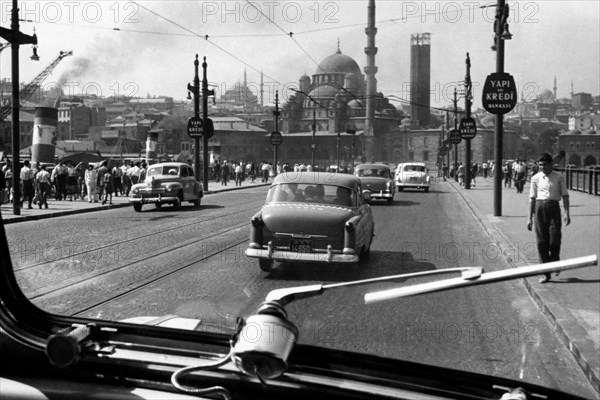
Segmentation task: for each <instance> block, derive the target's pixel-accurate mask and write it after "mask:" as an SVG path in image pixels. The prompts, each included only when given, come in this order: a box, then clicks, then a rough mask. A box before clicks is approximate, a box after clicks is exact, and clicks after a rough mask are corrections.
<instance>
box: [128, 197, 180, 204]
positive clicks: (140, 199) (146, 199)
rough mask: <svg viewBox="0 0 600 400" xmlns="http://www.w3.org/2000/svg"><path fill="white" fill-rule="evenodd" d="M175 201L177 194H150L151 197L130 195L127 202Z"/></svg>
mask: <svg viewBox="0 0 600 400" xmlns="http://www.w3.org/2000/svg"><path fill="white" fill-rule="evenodd" d="M175 201H177V196H160V195H159V196H152V197H130V198H129V203H131V204H134V203H140V204H149V203H174V202H175Z"/></svg>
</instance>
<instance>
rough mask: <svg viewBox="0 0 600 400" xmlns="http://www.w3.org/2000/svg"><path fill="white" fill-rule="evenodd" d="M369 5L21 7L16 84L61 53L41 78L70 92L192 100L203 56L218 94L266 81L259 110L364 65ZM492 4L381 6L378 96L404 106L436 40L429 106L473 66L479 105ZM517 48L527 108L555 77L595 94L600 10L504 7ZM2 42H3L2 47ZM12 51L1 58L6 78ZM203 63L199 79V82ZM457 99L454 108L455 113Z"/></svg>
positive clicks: (513, 54)
mask: <svg viewBox="0 0 600 400" xmlns="http://www.w3.org/2000/svg"><path fill="white" fill-rule="evenodd" d="M367 4H368V1H367V0H351V1H315V0H302V1H277V0H273V1H271V0H265V1H253V2H249V1H172V0H170V1H163V0H153V1H135V2H134V1H113V0H101V1H72V0H67V1H37V2H34V1H19V2H18V7H19V9H20V18H21V19H22V21H21V22H20V30H21V31H22V32H23V33H26V34H29V35H31V34H33V33H34V31H35V33H36V35H37V36H38V49H37V50H38V51H37V52H38V55H39V56H40V60H39V61H37V62H35V61H31V60H30V56H31V54H32V49H31V45H22V46H20V50H19V55H20V57H19V63H20V80H21V82H30V81H31V80H33V79H34V78H35V77H36V76H37V75H38V74H39V73H40V72H42V70H43V69H44V68H46V67H47V66H48V65H49V64H50V63H51V62H52V61H53V60H54V59H55V58H56V57H57V56H58V54H59V52H60V51H66V50H72V51H73V56H71V57H67V58H65V59H64V60H62V62H61V63H60V64H59V65H58V66H57V67H56V68H55V69H54V71H53V73H52V74H51V75H50V76H48V78H47V79H46V80H45V81H44V88H45V89H51V88H52V87H57V86H59V87H61V89H62V90H63V91H64V92H65V93H75V94H80V93H83V94H84V95H86V96H91V95H94V94H96V95H102V96H110V95H120V96H122V95H125V96H136V97H147V96H159V95H164V96H171V97H173V98H174V99H175V100H184V99H185V98H186V97H187V85H188V83H193V78H194V59H195V55H196V54H198V55H199V57H200V61H201V62H202V59H203V57H206V59H207V64H208V68H207V79H208V81H209V83H210V85H211V87H213V88H215V89H216V91H217V93H218V94H220V93H222V92H223V91H224V90H226V89H228V88H232V87H233V86H234V84H235V83H236V82H238V81H243V79H244V71H246V76H247V82H248V84H249V86H250V87H251V88H255V89H256V88H258V85H259V83H260V73H261V71H262V72H263V74H264V78H263V79H264V84H265V103H269V102H272V100H273V97H274V93H275V90H277V91H278V92H279V95H280V99H281V101H282V102H285V100H286V98H287V96H289V95H291V94H293V93H292V92H291V91H290V90H289V88H290V87H297V85H298V79H299V78H300V76H301V75H303V74H307V75H309V76H312V74H313V73H314V72H315V70H316V68H317V65H318V64H319V63H320V62H321V61H322V60H323V59H324V58H325V57H327V56H329V55H331V54H333V53H335V52H336V50H337V47H338V43H339V48H340V50H341V52H342V53H343V54H345V55H348V56H350V57H352V58H353V59H354V60H355V61H356V62H357V63H358V64H359V66H360V67H361V69H362V68H364V66H365V65H366V55H365V53H364V48H365V47H366V45H367V37H366V34H365V27H366V22H367ZM495 4H496V3H495V2H493V1H492V2H483V1H468V0H466V1H392V0H377V1H376V26H377V29H378V31H377V35H376V39H375V41H376V46H377V47H378V53H377V56H376V65H377V67H378V73H377V76H376V78H377V90H378V91H379V92H382V93H383V94H384V95H386V96H390V99H391V100H393V104H395V105H396V106H399V105H401V104H402V103H403V101H407V100H410V96H409V93H408V88H409V84H410V35H411V34H414V33H425V32H428V33H430V34H431V102H432V105H434V106H440V107H445V106H448V105H449V104H451V102H452V96H453V91H454V88H459V90H460V87H461V86H460V84H461V82H462V81H463V80H464V77H465V73H466V65H465V58H466V54H467V52H468V53H469V56H470V59H471V80H472V81H473V88H474V92H473V94H474V107H475V108H477V107H480V106H481V88H482V87H483V83H484V81H485V78H486V76H487V75H489V74H490V73H492V72H495V70H496V53H495V52H494V51H492V50H491V45H492V44H493V19H494V14H495ZM507 4H508V5H509V9H510V16H509V19H508V23H509V30H510V32H511V33H512V35H513V38H512V40H508V41H506V42H505V66H504V69H505V71H506V72H508V73H510V74H511V75H512V76H513V77H514V79H515V82H516V83H517V87H518V90H519V98H521V97H523V98H524V99H525V100H532V99H534V98H535V96H537V95H538V94H539V93H540V92H541V91H542V90H544V89H550V90H552V89H553V86H554V79H555V78H556V81H557V94H558V97H559V98H562V97H570V93H571V84H572V85H573V91H574V92H575V93H577V92H587V93H591V94H592V95H594V96H596V95H598V94H600V55H599V53H600V43H599V42H600V39H599V38H600V17H599V16H600V2H598V1H597V0H586V1H553V0H544V1H518V2H513V1H507ZM11 10H12V2H11V1H0V26H2V27H5V28H10V26H11V23H10V19H11ZM0 41H1V42H2V43H4V42H5V40H0ZM10 71H11V51H10V48H7V49H5V51H3V52H2V53H1V55H0V77H1V78H2V79H10V73H11V72H10ZM202 72H203V71H202V67H201V66H200V70H199V73H200V79H202ZM463 102H464V100H463V99H460V100H459V105H460V104H461V103H463Z"/></svg>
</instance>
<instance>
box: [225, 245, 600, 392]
mask: <svg viewBox="0 0 600 400" xmlns="http://www.w3.org/2000/svg"><path fill="white" fill-rule="evenodd" d="M593 265H598V256H596V255H591V256H586V257H579V258H573V259H570V260H565V261H556V262H552V263H546V264H538V265H533V266H527V267H519V268H513V269H509V270H502V271H494V272H488V273H483V268H481V267H465V268H448V269H440V270H433V271H425V272H416V273H410V274H402V275H390V276H384V277H378V278H371V279H363V280H358V281H351V282H342V283H333V284H327V285H324V284H317V285H307V286H298V287H291V288H284V289H276V290H273V291H271V292H270V293H269V294H268V295H267V297H266V299H265V301H264V302H263V303H262V304H261V305H260V307H259V308H258V311H257V313H256V314H254V315H252V316H250V317H248V318H247V319H246V320H245V321H243V320H242V321H241V322H240V327H239V328H238V333H237V334H236V336H235V337H234V340H233V342H234V345H233V349H232V360H233V362H234V364H235V365H236V367H237V368H238V369H239V370H240V371H241V372H243V373H244V374H246V375H250V376H255V377H257V378H258V379H260V380H261V381H262V382H264V381H265V380H266V379H272V378H276V377H278V376H280V375H282V374H283V373H284V372H285V370H286V368H287V358H288V355H289V354H290V352H291V351H292V348H293V347H294V344H295V343H296V339H297V337H298V328H296V326H294V324H292V323H291V322H290V321H289V320H288V319H287V313H286V311H285V308H284V306H285V305H286V304H289V303H290V302H292V301H294V300H298V299H304V298H308V297H313V296H317V295H320V294H322V293H323V292H324V291H325V290H328V289H335V288H341V287H347V286H357V285H366V284H371V283H375V282H390V281H405V280H407V279H411V278H416V277H422V276H426V275H440V274H448V273H460V277H458V278H450V279H442V280H438V281H434V282H429V283H423V284H416V285H411V286H405V287H400V288H393V289H388V290H382V291H378V292H373V293H367V294H366V295H365V303H366V304H371V303H375V302H378V301H384V300H391V299H395V298H399V297H407V296H414V295H418V294H425V293H433V292H439V291H443V290H450V289H456V288H461V287H466V286H473V285H483V284H488V283H493V282H500V281H506V280H511V279H517V278H523V277H526V276H532V275H540V274H544V273H552V272H559V271H565V270H569V269H576V268H583V267H588V266H593ZM248 338H251V339H252V340H248Z"/></svg>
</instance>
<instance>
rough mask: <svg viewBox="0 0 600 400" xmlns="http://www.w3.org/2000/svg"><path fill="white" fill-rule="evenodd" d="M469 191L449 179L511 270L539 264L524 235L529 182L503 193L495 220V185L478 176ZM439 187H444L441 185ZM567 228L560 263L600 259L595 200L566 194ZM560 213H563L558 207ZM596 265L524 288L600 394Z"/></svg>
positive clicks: (599, 201) (528, 282)
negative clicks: (567, 260) (568, 198)
mask: <svg viewBox="0 0 600 400" xmlns="http://www.w3.org/2000/svg"><path fill="white" fill-rule="evenodd" d="M476 181H477V182H476V186H475V187H472V188H471V189H470V190H467V189H464V187H462V186H459V185H458V183H457V182H455V181H454V180H452V181H448V182H449V185H452V187H453V188H454V189H455V190H456V191H457V192H458V193H459V194H460V195H461V196H462V197H463V199H464V200H465V202H466V203H467V205H468V206H469V207H470V208H471V210H472V211H473V214H474V215H475V216H476V218H477V219H478V220H479V221H480V222H481V224H482V226H483V228H484V229H485V230H486V231H487V232H488V234H489V235H490V236H491V238H492V240H493V241H494V242H497V243H498V244H499V247H500V248H501V249H502V253H503V256H504V258H505V259H506V260H507V261H508V263H509V264H510V265H511V266H512V267H519V266H524V265H533V264H537V263H538V258H537V248H536V239H535V233H534V232H530V231H528V230H527V227H526V225H527V218H528V216H529V183H527V184H526V185H525V189H524V190H523V193H521V194H518V193H517V192H516V189H515V188H514V187H513V188H510V189H509V188H504V185H503V189H502V202H501V203H502V207H501V216H500V217H496V216H494V182H493V179H492V178H488V179H487V180H484V179H483V178H482V177H477V179H476ZM438 184H446V183H444V182H440V183H438ZM569 195H570V214H571V224H570V225H569V226H566V227H565V226H563V228H562V232H563V235H562V246H561V259H563V260H566V259H568V258H574V257H581V256H587V255H592V254H596V255H600V197H598V196H593V195H589V194H584V193H581V192H575V191H570V192H569ZM561 212H563V213H564V210H563V205H562V202H561ZM599 271H600V270H599V268H598V266H595V267H588V268H582V269H576V270H571V271H566V272H563V273H562V274H561V275H560V276H558V277H554V276H552V280H551V281H550V282H549V283H546V284H541V283H539V282H538V278H539V277H531V278H526V279H523V283H524V285H525V287H526V289H527V291H528V292H529V294H530V295H531V297H532V298H533V300H534V301H535V303H536V304H537V305H538V307H539V308H540V310H541V311H542V312H543V313H544V315H546V317H547V318H548V320H549V321H550V322H551V324H552V325H553V326H554V328H555V329H556V331H557V333H558V336H559V337H560V338H561V339H562V340H563V341H564V342H565V344H566V345H567V347H568V348H569V350H571V352H572V353H573V355H574V356H575V358H576V359H577V362H578V363H579V365H580V366H581V367H582V369H583V371H584V373H585V374H586V376H587V377H588V379H589V380H590V382H591V383H592V385H593V386H594V387H595V388H596V390H597V391H598V392H600V272H599Z"/></svg>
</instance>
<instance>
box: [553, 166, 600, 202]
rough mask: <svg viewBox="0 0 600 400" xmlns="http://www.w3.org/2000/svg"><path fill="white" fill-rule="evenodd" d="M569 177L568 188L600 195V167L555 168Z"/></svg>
mask: <svg viewBox="0 0 600 400" xmlns="http://www.w3.org/2000/svg"><path fill="white" fill-rule="evenodd" d="M555 169H556V171H559V172H561V173H562V174H564V175H565V177H566V178H567V188H568V189H569V190H576V191H578V192H584V193H588V194H592V195H594V196H599V195H600V191H599V186H600V185H599V183H600V168H598V167H597V168H571V167H566V168H555Z"/></svg>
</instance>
